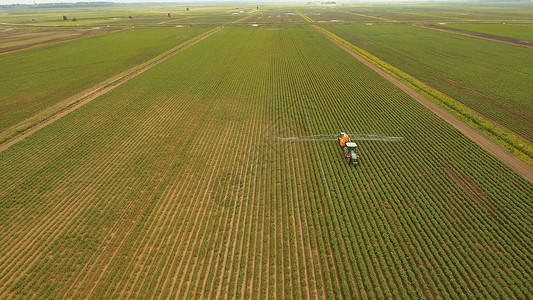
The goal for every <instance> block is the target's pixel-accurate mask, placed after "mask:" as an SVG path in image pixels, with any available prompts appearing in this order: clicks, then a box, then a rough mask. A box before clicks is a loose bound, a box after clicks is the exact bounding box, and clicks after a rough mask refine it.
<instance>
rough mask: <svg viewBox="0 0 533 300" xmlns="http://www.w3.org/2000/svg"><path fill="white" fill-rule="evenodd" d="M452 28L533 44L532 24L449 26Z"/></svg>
mask: <svg viewBox="0 0 533 300" xmlns="http://www.w3.org/2000/svg"><path fill="white" fill-rule="evenodd" d="M446 26H447V27H450V28H456V29H462V30H468V31H474V32H481V33H487V34H492V35H498V36H505V37H510V38H514V39H519V40H526V41H531V42H532V43H533V26H532V25H531V24H524V25H522V24H448V25H446Z"/></svg>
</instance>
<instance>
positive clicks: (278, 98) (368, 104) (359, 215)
mask: <svg viewBox="0 0 533 300" xmlns="http://www.w3.org/2000/svg"><path fill="white" fill-rule="evenodd" d="M169 7H172V6H169ZM380 7H381V6H380ZM383 7H386V6H382V8H381V9H383ZM394 7H396V6H394ZM394 7H392V8H394ZM235 8H237V6H236V7H230V8H228V7H225V6H223V7H211V8H209V7H207V8H202V9H204V12H203V13H201V12H199V11H197V12H195V16H194V17H193V16H191V18H190V19H188V20H189V21H190V22H191V23H189V24H190V25H193V26H192V27H190V28H189V27H186V26H185V27H178V28H176V25H178V22H177V21H176V22H174V21H170V22H167V23H163V24H158V23H160V22H159V17H157V18H155V17H152V19H150V17H149V16H148V15H149V12H150V8H149V7H144V8H142V7H136V8H131V9H132V10H133V9H135V10H136V11H138V12H139V13H141V12H142V10H143V9H144V10H145V11H146V14H147V17H146V22H145V23H143V24H144V25H142V26H140V27H141V28H135V29H134V30H133V29H131V30H122V31H117V32H112V33H106V34H104V35H100V36H95V37H87V38H82V39H78V40H73V41H65V42H61V43H54V44H50V45H48V46H43V47H39V48H34V49H26V50H20V51H17V52H13V53H6V54H1V55H0V64H1V66H2V69H3V68H4V66H11V67H10V68H11V69H9V70H13V71H12V72H16V71H15V67H14V66H15V65H16V63H17V62H18V63H19V65H21V64H26V63H27V64H28V65H27V66H30V63H29V62H25V60H23V59H22V58H25V57H27V59H29V58H32V59H34V62H38V61H39V59H38V58H39V57H44V58H49V59H50V61H56V62H57V61H58V60H59V58H58V56H62V55H66V54H67V53H72V55H73V56H76V57H77V59H75V58H72V60H70V61H65V62H64V63H63V64H62V65H60V68H59V69H62V70H67V69H72V68H75V69H80V67H79V66H89V65H91V64H89V63H84V64H80V65H77V63H78V62H79V61H80V60H81V58H83V57H85V56H83V55H80V54H77V53H76V52H75V51H74V50H71V51H68V50H67V49H78V48H79V47H80V44H82V45H84V47H83V48H90V47H94V48H92V49H93V50H94V51H96V50H101V48H106V47H111V48H112V49H110V50H108V51H109V52H108V53H111V54H110V55H114V56H115V57H116V58H115V60H111V59H109V60H107V59H108V58H106V57H105V55H99V56H96V58H95V59H96V60H95V62H94V64H95V66H94V70H97V69H98V68H101V69H102V71H105V72H107V73H106V74H107V75H106V76H102V77H103V78H107V77H109V76H111V75H113V74H118V73H120V72H121V71H122V70H123V69H124V68H126V67H127V65H128V64H130V65H135V64H140V63H141V62H143V60H144V61H146V60H149V59H150V58H152V57H154V56H156V55H158V54H162V53H164V52H165V51H166V50H167V49H169V48H171V47H174V46H176V45H179V44H181V43H183V42H185V41H186V40H189V39H190V38H193V37H197V36H199V35H203V34H205V33H206V32H208V31H210V30H212V31H210V32H211V33H212V34H211V35H204V38H203V39H201V40H198V42H197V43H195V44H191V45H190V47H188V48H184V49H183V51H181V52H179V53H177V54H175V55H174V56H172V57H169V58H168V59H166V60H164V61H161V62H160V63H158V64H157V65H154V66H152V67H151V68H149V69H147V70H145V71H144V72H142V73H139V74H133V75H132V74H130V76H131V79H130V80H129V81H126V82H124V83H122V84H120V85H117V86H116V87H115V88H114V89H111V90H109V91H107V92H105V93H102V95H100V96H99V97H95V98H94V99H93V100H92V101H90V102H87V103H86V104H85V105H83V106H81V107H79V108H78V109H76V110H74V111H72V112H70V113H68V114H65V115H64V116H62V118H58V119H57V120H55V122H53V123H51V124H49V125H47V126H45V127H43V128H42V129H40V130H38V131H36V132H35V133H33V134H32V135H29V136H27V137H26V138H25V139H23V140H21V141H19V142H17V143H14V144H12V145H10V147H9V148H7V149H5V150H3V149H2V148H0V245H1V246H0V298H37V299H56V298H77V299H79V298H93V299H95V298H99V299H100V298H105V299H108V298H111V299H114V298H126V299H132V298H134V299H136V298H159V299H184V298H187V299H203V298H211V299H221V298H241V299H252V298H258V299H277V298H292V299H323V298H332V299H352V298H363V299H367V298H373V299H409V298H410V299H420V298H437V299H442V298H444V299H463V298H468V299H476V298H484V299H527V298H531V296H532V295H533V278H532V272H531V267H530V266H531V265H533V252H532V251H531V249H530V248H531V247H529V245H531V244H533V240H532V239H533V234H532V233H533V232H532V229H533V219H532V217H531V216H532V215H533V206H532V204H533V203H532V196H531V195H533V183H532V182H531V181H528V180H527V179H526V178H524V177H522V175H520V174H518V173H517V172H515V171H514V170H513V169H511V168H510V167H509V166H508V165H506V164H505V163H503V162H502V161H500V160H498V159H497V158H495V157H494V156H492V155H491V154H489V153H488V152H487V151H485V150H484V149H483V148H481V147H480V146H479V145H478V144H476V143H475V142H474V141H472V140H470V139H469V138H468V137H467V136H465V135H463V134H462V133H461V132H460V131H459V130H457V129H455V128H454V127H453V126H452V125H450V124H448V123H447V121H445V120H444V119H441V118H440V117H438V116H437V115H436V114H434V113H433V112H431V111H430V110H428V109H427V108H425V107H424V106H423V105H422V104H421V103H419V102H417V101H416V100H415V99H413V98H411V96H409V95H408V94H406V93H405V92H404V91H403V90H401V89H400V88H398V87H396V86H395V85H394V84H393V83H391V82H389V81H388V80H386V79H385V78H383V77H382V76H380V75H379V74H378V73H376V72H375V71H373V70H372V69H370V68H369V67H367V66H366V65H365V64H363V63H362V62H360V61H359V60H357V59H355V58H354V57H353V56H352V55H350V54H349V53H347V52H346V51H344V50H343V49H341V48H340V47H338V46H337V45H335V44H334V43H333V42H332V41H330V40H329V39H328V38H326V37H325V36H324V35H322V34H321V33H320V32H319V31H318V30H316V29H315V28H314V27H313V26H310V25H309V24H306V23H307V22H309V20H307V19H306V18H311V19H312V18H313V13H318V11H320V10H322V6H318V7H316V8H314V9H313V8H309V7H307V6H301V7H291V6H272V7H266V8H265V7H260V9H259V11H253V8H256V7H255V6H254V7H253V8H252V9H251V8H250V7H248V6H247V7H246V8H245V9H246V12H244V13H242V14H244V15H242V14H241V13H239V14H240V15H233V14H231V12H232V11H233V9H235ZM341 8H343V7H342V6H341V7H339V9H341ZM345 8H350V9H354V8H356V6H346V7H344V8H343V9H345ZM160 9H161V8H154V10H157V11H159V10H160ZM198 9H200V8H198ZM328 9H332V10H333V8H328ZM227 12H229V15H230V16H233V17H227V14H226V13H227ZM346 14H349V13H346ZM340 15H341V14H339V15H338V16H340ZM108 16H109V15H108ZM234 16H237V17H234ZM269 16H270V18H269ZM278 16H279V17H278ZM302 16H303V17H302ZM331 16H332V17H335V14H332V15H331ZM353 16H354V17H357V16H356V15H353ZM260 17H261V18H260ZM233 18H235V19H233ZM327 18H329V16H328V17H327ZM264 19H272V20H264ZM335 19H337V18H335ZM335 19H333V20H335ZM232 20H236V22H235V23H232V22H234V21H232ZM197 22H198V23H197ZM217 22H219V23H218V26H216V27H215V26H213V25H214V24H217ZM363 22H366V21H363ZM183 24H186V23H183ZM194 24H197V25H198V26H196V25H194ZM156 25H157V26H156ZM220 25H223V27H221V26H220ZM321 26H324V27H325V28H328V29H329V30H332V31H336V32H337V31H338V32H339V35H341V34H343V33H344V34H347V35H348V36H346V37H345V38H346V39H350V38H351V36H350V34H351V31H350V30H351V29H354V28H359V27H357V25H348V26H346V25H343V26H340V25H339V26H338V27H337V26H333V25H332V26H329V25H328V26H326V25H322V24H321ZM376 26H377V25H376ZM380 26H387V27H389V26H390V27H392V26H393V25H380ZM394 26H398V27H397V28H393V29H394V30H397V32H410V31H409V28H411V27H407V26H406V25H394ZM148 27H149V28H148ZM368 27H371V26H368ZM214 28H216V29H217V30H218V31H215V30H213V29H214ZM345 28H346V29H345ZM361 28H366V27H364V26H361ZM138 29H140V30H138ZM393 29H390V30H393ZM415 29H416V30H421V32H423V33H424V34H426V33H427V34H428V35H430V36H432V37H434V36H439V34H441V33H440V32H434V31H430V30H427V29H421V28H415ZM137 32H139V33H142V34H143V36H142V37H137V38H139V39H140V40H137V39H136V38H135V34H136V33H137ZM358 32H363V33H365V32H366V34H369V33H368V31H364V30H363V29H361V30H358ZM421 37H426V35H422V36H421ZM393 38H394V37H391V41H394V40H393ZM169 39H170V40H171V41H169ZM458 39H459V40H461V39H463V37H458ZM144 40H146V42H143V43H141V41H144ZM364 40H365V41H370V39H364ZM114 41H115V43H114ZM118 41H121V42H122V43H131V44H132V46H131V50H128V51H126V50H124V51H126V53H118V52H120V51H119V50H118V49H119V48H118V46H116V44H117V43H116V42H118ZM358 41H360V40H352V42H353V43H354V44H357V45H358V46H359V44H358ZM476 41H477V40H476ZM394 42H395V44H398V43H397V42H396V41H394ZM373 43H374V42H373ZM375 43H376V44H377V42H375ZM487 43H494V44H495V45H498V46H502V44H499V43H495V42H488V41H487ZM138 44H141V45H138ZM113 47H115V48H113ZM120 49H121V50H122V48H120ZM399 49H404V50H405V51H407V50H406V49H407V48H400V47H399ZM494 49H496V48H487V49H486V51H487V52H489V51H494ZM54 51H56V52H54ZM87 51H89V50H87ZM369 51H373V52H375V54H376V55H379V51H378V49H377V48H376V49H370V50H369ZM468 53H470V55H472V54H471V53H473V52H468ZM102 56H103V57H102ZM397 57H399V55H398V56H397ZM8 58H10V59H8ZM384 59H387V58H386V57H384ZM441 60H444V57H441ZM106 62H107V63H106ZM109 62H115V64H114V65H108V67H107V68H104V67H102V64H104V65H106V64H109ZM389 62H390V63H394V62H393V61H392V60H391V61H389ZM504 63H505V62H504ZM96 65H98V66H99V67H97V66H96ZM54 66H55V64H53V63H49V64H41V65H39V64H38V65H35V66H34V68H35V72H39V74H40V77H43V78H44V79H43V80H51V79H46V78H48V77H49V78H54V76H56V77H59V76H57V75H55V74H54V73H55V72H56V71H54V70H55V69H54ZM91 66H92V65H91ZM46 71H48V73H47V72H46ZM406 71H408V70H406ZM57 72H58V71H57ZM13 74H15V75H12V77H16V76H20V77H19V78H25V79H24V80H25V81H28V82H31V83H33V82H34V81H37V82H36V83H35V84H37V83H39V82H38V81H39V80H37V77H23V75H24V74H25V73H13ZM84 74H85V75H86V76H87V78H92V79H91V80H94V81H92V83H91V84H93V85H94V84H95V83H97V82H99V81H98V80H96V79H100V80H101V79H102V78H100V77H99V76H98V75H97V73H96V72H93V73H86V72H82V71H79V72H78V73H76V74H73V75H72V76H73V77H75V76H80V77H79V78H82V77H83V75H84ZM413 75H415V76H416V75H417V74H413ZM3 76H5V75H3ZM24 76H29V75H24ZM47 76H48V77H47ZM5 78H6V79H5V80H11V81H10V82H11V84H16V83H17V80H16V79H10V78H9V77H8V76H5ZM66 80H72V81H70V82H67V83H58V82H57V81H49V82H48V83H47V84H42V85H41V86H40V87H39V86H37V85H34V86H33V87H31V88H32V91H33V92H34V93H38V92H40V91H46V92H50V91H51V90H54V89H55V91H56V92H54V93H58V92H57V90H61V89H68V88H72V89H77V90H81V89H84V88H86V87H82V86H81V84H80V83H79V79H78V80H75V79H70V78H67V79H66ZM0 83H1V84H4V79H2V80H0ZM88 86H90V84H89V85H88ZM10 91H11V93H12V95H17V93H16V92H17V91H19V89H15V88H13V89H11V90H10ZM54 93H53V94H54ZM72 93H73V92H71V93H67V94H64V95H59V96H57V97H56V98H55V99H56V100H53V101H60V100H61V99H62V98H65V97H69V95H70V94H72ZM5 99H6V100H5V101H6V102H9V101H14V100H12V99H15V97H14V96H10V97H6V98H5ZM28 99H29V100H28V103H24V102H17V103H18V104H17V107H19V108H20V109H23V108H25V107H32V106H31V105H33V104H32V102H40V101H38V100H37V99H36V98H33V97H28ZM30 100H31V101H30ZM53 101H52V100H51V102H49V103H48V104H43V105H42V107H47V106H50V105H52V104H53ZM506 105H509V107H510V106H512V105H519V103H518V102H516V101H515V102H512V101H511V100H509V102H506ZM28 109H29V108H28ZM0 113H2V114H3V115H5V116H6V117H11V116H12V115H14V114H15V110H13V111H8V110H7V109H4V108H0ZM3 120H4V118H2V121H3ZM341 131H345V132H347V133H349V134H357V135H377V136H390V137H400V138H401V139H400V140H399V141H394V142H390V141H388V140H387V139H383V140H357V141H356V142H357V144H358V153H359V155H360V156H361V161H360V164H359V165H357V166H353V165H348V164H347V163H346V161H345V159H344V157H343V155H342V149H341V148H340V147H339V145H338V142H337V141H336V140H335V138H333V139H329V138H326V139H317V138H316V137H317V136H324V135H327V136H330V135H331V136H334V135H336V134H338V133H340V132H341ZM352 136H353V135H352ZM295 137H296V138H295ZM298 137H299V138H300V139H298ZM396 140H398V139H396ZM0 146H2V145H0Z"/></svg>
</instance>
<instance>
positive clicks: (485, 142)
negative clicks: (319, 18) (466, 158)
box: [317, 29, 533, 182]
mask: <svg viewBox="0 0 533 300" xmlns="http://www.w3.org/2000/svg"><path fill="white" fill-rule="evenodd" d="M317 31H318V32H320V33H321V34H322V35H324V36H325V37H326V38H328V39H329V40H330V41H332V42H333V43H335V44H336V45H337V46H339V47H340V48H342V49H343V50H344V51H346V52H348V53H350V55H352V56H353V57H355V58H356V59H357V60H359V61H360V62H362V63H363V64H365V65H366V66H367V67H369V68H370V69H372V70H374V71H375V72H376V73H378V74H379V75H381V76H382V77H383V78H385V79H387V80H388V81H389V82H391V83H392V84H394V85H395V86H397V87H399V88H400V89H401V90H402V91H404V92H405V93H406V94H408V95H409V96H411V97H412V98H413V99H415V100H416V101H418V102H419V103H420V104H422V105H423V106H424V107H426V108H427V109H429V110H430V111H432V112H433V113H434V114H436V115H437V116H439V117H440V118H441V119H443V120H444V121H446V122H447V123H448V124H450V125H452V126H453V127H455V128H456V129H457V130H459V131H460V132H461V133H463V134H464V135H465V136H466V137H468V138H469V139H470V140H472V141H473V142H475V143H476V144H478V145H479V146H481V148H483V149H485V150H486V151H487V152H489V153H490V154H492V155H494V156H495V157H496V158H498V159H500V160H501V161H502V162H504V163H506V164H507V165H509V166H510V167H511V168H512V169H513V170H515V171H516V172H517V173H518V174H520V175H522V176H523V177H524V178H526V179H527V180H529V181H531V182H533V168H532V167H530V166H529V165H528V164H527V163H525V162H524V161H522V160H520V159H519V158H517V157H516V156H514V155H512V154H511V153H509V152H507V151H505V150H504V149H503V148H502V147H500V146H499V145H497V144H496V143H494V142H492V141H491V140H489V139H488V138H486V137H485V136H484V135H482V134H481V133H479V132H478V131H476V130H475V129H474V128H472V127H470V126H468V125H467V124H465V123H463V121H461V120H459V119H458V118H456V117H455V116H453V115H452V114H451V113H449V112H448V111H446V110H445V109H444V108H442V107H440V106H438V105H437V104H435V103H433V102H431V101H430V100H428V99H426V98H425V97H424V96H422V95H421V94H419V93H417V92H416V91H415V90H413V89H412V88H410V87H408V86H407V85H405V84H404V83H402V82H401V81H400V80H399V79H397V78H395V77H393V76H392V75H390V74H389V73H387V72H385V71H383V70H382V69H380V68H379V67H377V66H375V65H374V64H372V63H371V62H369V61H367V60H366V59H364V58H363V57H361V56H360V55H358V54H356V53H354V52H353V51H351V50H350V49H348V48H347V47H345V46H344V45H342V44H341V43H339V42H337V41H335V40H334V39H332V38H330V37H329V36H327V35H326V34H324V33H322V32H321V31H320V30H318V29H317Z"/></svg>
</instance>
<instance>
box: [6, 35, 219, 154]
mask: <svg viewBox="0 0 533 300" xmlns="http://www.w3.org/2000/svg"><path fill="white" fill-rule="evenodd" d="M223 28H224V27H218V28H216V29H214V30H210V31H208V32H206V33H204V34H203V35H200V36H197V37H194V38H192V39H191V40H189V41H187V42H185V43H183V44H180V45H178V46H176V47H174V48H172V49H171V50H169V51H167V52H165V53H163V54H161V55H159V56H157V57H156V58H154V59H151V60H149V61H147V62H144V63H142V64H140V65H138V66H135V67H133V68H131V69H129V70H127V71H125V72H123V73H121V74H120V75H118V76H115V77H113V78H112V79H110V80H107V81H105V82H104V83H103V84H102V83H100V84H98V85H96V86H95V87H93V88H91V89H89V90H87V91H85V92H83V93H81V95H77V96H75V98H74V99H72V100H71V101H69V102H70V103H69V104H68V105H67V108H66V109H63V110H59V111H58V112H57V113H55V114H53V115H52V116H51V117H49V118H47V119H45V120H43V121H42V122H40V123H37V124H36V125H34V126H33V127H31V129H29V130H27V131H24V132H23V133H21V134H20V135H18V136H16V138H14V139H12V140H10V141H8V142H6V143H4V144H2V145H0V153H1V152H3V151H4V150H7V149H8V148H9V147H11V146H13V145H15V144H16V143H18V142H20V141H22V140H24V139H25V138H27V137H29V136H31V135H32V134H34V133H35V132H37V131H39V130H41V129H43V128H45V127H46V126H48V125H50V124H52V123H54V122H55V121H57V120H59V119H61V118H62V117H64V116H66V115H68V114H70V113H71V112H73V111H75V110H77V109H78V108H80V107H82V106H84V105H85V104H87V103H89V102H91V101H93V100H94V99H96V98H98V97H100V96H102V95H104V94H106V93H108V92H110V91H112V90H114V89H115V88H117V87H119V86H121V85H122V84H124V83H126V82H128V81H129V80H131V79H133V78H135V77H137V76H139V75H141V74H142V73H144V72H145V71H148V70H150V69H151V68H153V67H155V66H157V65H158V64H160V63H162V62H164V61H166V60H167V59H169V58H171V57H173V56H174V55H176V54H178V53H180V52H182V51H183V50H186V49H188V48H190V47H192V46H194V45H196V44H197V43H199V42H201V41H202V40H204V39H206V38H208V37H210V36H211V35H213V34H215V33H217V32H219V31H220V30H222V29H223ZM183 45H184V46H183ZM23 122H24V121H23Z"/></svg>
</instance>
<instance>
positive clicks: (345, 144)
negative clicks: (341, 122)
mask: <svg viewBox="0 0 533 300" xmlns="http://www.w3.org/2000/svg"><path fill="white" fill-rule="evenodd" d="M338 141H339V146H341V148H342V150H343V152H344V158H345V159H346V161H347V162H348V164H352V165H354V166H355V165H357V164H358V163H359V155H358V154H357V144H356V143H355V142H352V141H351V140H350V137H349V136H348V135H347V134H346V133H344V132H341V135H340V137H339V138H338Z"/></svg>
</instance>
